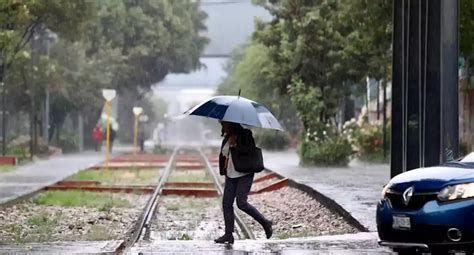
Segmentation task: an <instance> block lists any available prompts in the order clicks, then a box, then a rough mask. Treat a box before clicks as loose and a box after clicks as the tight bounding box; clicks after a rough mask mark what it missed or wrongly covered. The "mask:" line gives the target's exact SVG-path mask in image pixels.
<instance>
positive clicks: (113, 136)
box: [109, 127, 117, 152]
mask: <svg viewBox="0 0 474 255" xmlns="http://www.w3.org/2000/svg"><path fill="white" fill-rule="evenodd" d="M115 136H117V131H115V129H113V128H112V127H110V148H109V149H110V150H109V151H110V152H112V147H113V145H114V140H115Z"/></svg>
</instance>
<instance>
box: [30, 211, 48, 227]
mask: <svg viewBox="0 0 474 255" xmlns="http://www.w3.org/2000/svg"><path fill="white" fill-rule="evenodd" d="M51 221H52V219H51V218H50V217H49V215H48V214H46V213H41V214H37V215H33V216H31V217H30V218H29V219H28V221H27V224H28V225H33V226H40V225H46V224H48V223H49V222H51Z"/></svg>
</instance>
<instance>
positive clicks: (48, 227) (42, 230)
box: [25, 212, 61, 242]
mask: <svg viewBox="0 0 474 255" xmlns="http://www.w3.org/2000/svg"><path fill="white" fill-rule="evenodd" d="M60 217H61V214H60V213H58V214H56V215H50V214H48V213H46V212H42V213H39V214H35V215H33V216H31V217H30V218H28V220H27V224H28V225H29V226H30V228H33V229H34V230H33V231H32V233H31V234H30V235H29V236H28V237H27V238H26V240H25V241H27V242H46V241H49V240H50V238H51V233H52V232H53V231H54V229H55V227H56V226H57V225H58V224H59V222H60Z"/></svg>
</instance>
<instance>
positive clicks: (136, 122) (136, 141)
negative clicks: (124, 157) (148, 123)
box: [133, 115, 139, 156]
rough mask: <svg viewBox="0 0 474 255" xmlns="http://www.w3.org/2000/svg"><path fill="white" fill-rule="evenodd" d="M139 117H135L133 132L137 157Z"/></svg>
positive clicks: (134, 149)
mask: <svg viewBox="0 0 474 255" xmlns="http://www.w3.org/2000/svg"><path fill="white" fill-rule="evenodd" d="M138 116H139V115H135V128H134V130H133V153H134V155H135V156H136V155H137V152H138Z"/></svg>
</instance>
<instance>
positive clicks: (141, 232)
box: [117, 147, 180, 254]
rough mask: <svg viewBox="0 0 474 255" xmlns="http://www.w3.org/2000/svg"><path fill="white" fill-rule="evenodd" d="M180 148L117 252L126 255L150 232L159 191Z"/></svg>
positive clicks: (172, 157) (176, 150)
mask: <svg viewBox="0 0 474 255" xmlns="http://www.w3.org/2000/svg"><path fill="white" fill-rule="evenodd" d="M179 149H180V148H179V147H177V148H175V149H174V151H173V153H172V154H171V157H170V159H169V160H168V163H167V165H166V168H165V170H164V171H163V174H162V175H161V177H160V180H159V182H158V184H157V185H156V188H155V192H153V194H152V196H151V197H150V199H149V200H148V203H147V205H146V206H145V209H144V211H143V213H142V215H141V216H140V218H139V221H138V224H137V225H136V226H135V228H134V231H133V232H132V236H131V238H130V239H128V240H124V241H123V243H122V245H120V247H119V248H118V249H117V251H123V253H125V254H128V253H129V252H130V249H131V248H132V247H133V246H134V245H135V243H137V242H138V241H139V240H140V239H141V238H142V237H144V236H145V235H146V234H147V233H148V232H149V230H150V226H151V220H152V219H153V216H154V214H155V211H156V208H157V206H158V199H159V197H160V195H161V191H162V189H163V187H164V184H165V182H166V180H167V179H168V176H169V173H170V172H171V168H172V166H173V163H174V161H175V158H176V154H177V152H178V150H179Z"/></svg>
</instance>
